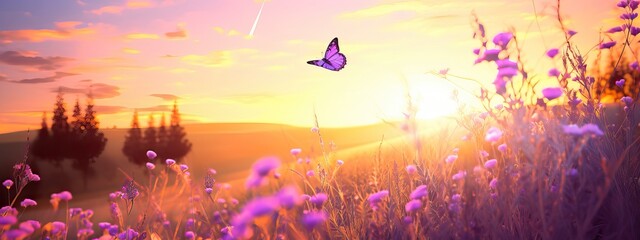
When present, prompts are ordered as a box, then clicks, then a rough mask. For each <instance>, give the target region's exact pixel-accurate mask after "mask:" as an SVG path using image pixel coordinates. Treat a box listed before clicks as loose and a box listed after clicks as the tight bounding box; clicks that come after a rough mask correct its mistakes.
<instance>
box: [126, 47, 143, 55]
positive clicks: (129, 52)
mask: <svg viewBox="0 0 640 240" xmlns="http://www.w3.org/2000/svg"><path fill="white" fill-rule="evenodd" d="M122 52H124V53H128V54H139V53H140V50H138V49H133V48H123V49H122Z"/></svg>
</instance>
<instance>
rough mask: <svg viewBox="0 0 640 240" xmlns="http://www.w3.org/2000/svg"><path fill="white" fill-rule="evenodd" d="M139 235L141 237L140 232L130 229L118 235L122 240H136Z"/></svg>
mask: <svg viewBox="0 0 640 240" xmlns="http://www.w3.org/2000/svg"><path fill="white" fill-rule="evenodd" d="M138 235H140V234H139V233H138V232H136V231H135V230H133V229H131V228H128V229H127V230H126V231H124V232H121V233H120V234H118V239H122V240H134V239H137V238H138Z"/></svg>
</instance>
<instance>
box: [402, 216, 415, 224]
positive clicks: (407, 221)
mask: <svg viewBox="0 0 640 240" xmlns="http://www.w3.org/2000/svg"><path fill="white" fill-rule="evenodd" d="M402 221H403V222H404V223H405V224H411V223H413V218H412V217H411V216H405V217H403V218H402Z"/></svg>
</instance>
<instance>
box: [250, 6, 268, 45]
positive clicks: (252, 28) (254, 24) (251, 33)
mask: <svg viewBox="0 0 640 240" xmlns="http://www.w3.org/2000/svg"><path fill="white" fill-rule="evenodd" d="M266 1H267V0H262V6H260V11H258V16H257V17H256V20H255V21H254V22H253V27H251V31H250V32H249V37H253V32H255V31H256V26H258V20H260V14H262V8H264V2H266Z"/></svg>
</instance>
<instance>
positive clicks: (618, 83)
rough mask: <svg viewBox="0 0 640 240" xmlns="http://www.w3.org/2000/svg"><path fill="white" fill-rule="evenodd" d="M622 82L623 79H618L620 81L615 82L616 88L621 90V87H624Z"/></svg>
mask: <svg viewBox="0 0 640 240" xmlns="http://www.w3.org/2000/svg"><path fill="white" fill-rule="evenodd" d="M624 82H625V81H624V78H623V79H620V80H618V81H616V86H618V87H619V88H622V87H624Z"/></svg>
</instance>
